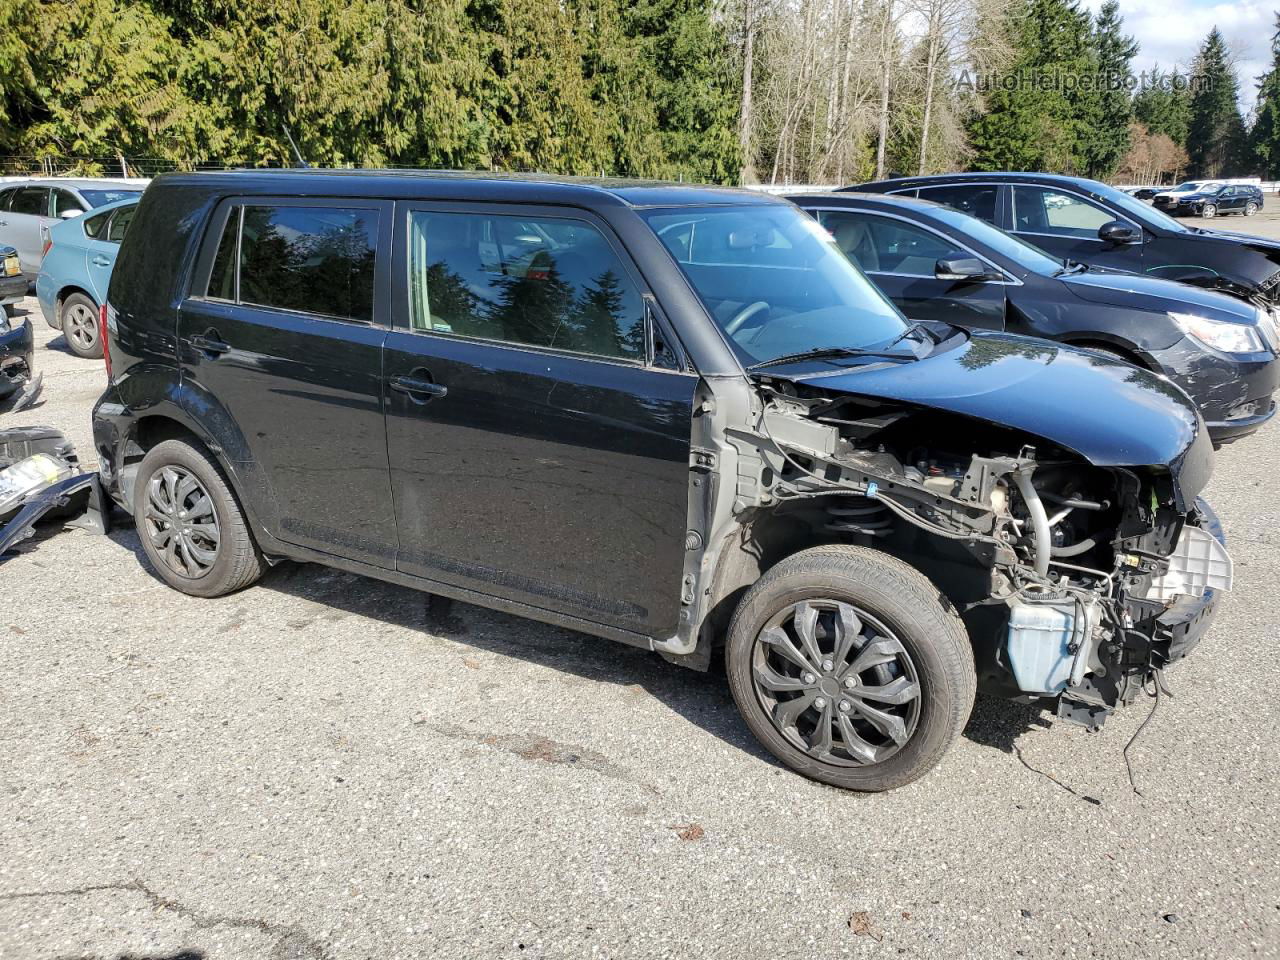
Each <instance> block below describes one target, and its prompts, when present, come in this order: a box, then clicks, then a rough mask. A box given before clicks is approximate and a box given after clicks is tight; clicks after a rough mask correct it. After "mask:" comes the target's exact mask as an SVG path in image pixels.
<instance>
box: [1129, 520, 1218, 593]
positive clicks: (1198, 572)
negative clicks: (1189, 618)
mask: <svg viewBox="0 0 1280 960" xmlns="http://www.w3.org/2000/svg"><path fill="white" fill-rule="evenodd" d="M1168 560H1169V572H1168V573H1166V574H1164V576H1161V577H1156V578H1155V579H1154V580H1152V581H1151V587H1150V588H1149V589H1148V590H1147V599H1148V600H1159V601H1161V602H1166V601H1169V600H1173V599H1174V598H1175V597H1177V596H1179V595H1185V596H1189V597H1202V596H1204V592H1205V591H1206V590H1230V589H1231V578H1232V572H1231V556H1230V554H1228V553H1227V548H1226V547H1224V546H1223V545H1222V544H1221V543H1219V542H1218V541H1217V539H1216V538H1215V537H1214V536H1213V535H1212V534H1210V533H1208V532H1207V531H1205V530H1202V529H1201V528H1200V527H1195V526H1192V525H1191V524H1187V525H1186V526H1185V527H1183V529H1182V536H1180V537H1179V538H1178V543H1177V545H1175V546H1174V548H1173V553H1172V554H1171V555H1170V556H1169V558H1168Z"/></svg>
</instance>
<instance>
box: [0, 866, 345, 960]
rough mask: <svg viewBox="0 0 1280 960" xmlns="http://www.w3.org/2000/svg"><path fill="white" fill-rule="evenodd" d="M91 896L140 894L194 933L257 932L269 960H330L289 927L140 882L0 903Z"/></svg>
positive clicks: (5, 896)
mask: <svg viewBox="0 0 1280 960" xmlns="http://www.w3.org/2000/svg"><path fill="white" fill-rule="evenodd" d="M94 893H137V894H140V895H141V896H142V897H143V898H145V899H146V900H147V901H148V902H149V903H150V904H151V906H152V907H153V908H155V909H156V910H166V911H168V912H170V913H174V914H177V915H178V916H179V917H182V918H183V919H184V920H186V921H188V922H189V923H190V924H191V925H192V926H193V927H195V928H196V929H197V930H209V929H212V928H214V927H231V928H234V929H240V930H258V931H260V932H262V933H265V934H266V935H267V936H268V937H271V938H273V939H274V940H275V947H274V949H273V950H272V952H271V956H272V960H330V954H329V952H328V951H327V950H325V948H324V946H323V945H322V944H321V943H320V941H318V940H316V939H315V938H314V937H312V936H310V935H308V934H307V933H306V932H304V931H303V930H301V929H300V928H298V927H296V926H294V925H292V924H281V923H273V922H271V921H270V920H262V919H259V918H257V917H233V916H226V915H222V914H216V913H205V912H204V911H201V910H197V909H195V908H194V907H190V906H187V905H186V904H184V903H182V902H180V901H178V900H174V899H172V898H170V897H163V896H161V895H160V894H158V893H156V892H155V891H154V890H152V889H151V888H150V887H148V886H147V885H146V884H145V883H143V882H142V881H141V880H131V881H128V882H118V883H99V884H92V885H89V886H84V887H70V888H67V889H63V890H19V891H15V892H12V893H0V902H5V901H12V900H34V899H37V898H40V897H82V896H89V895H91V894H94Z"/></svg>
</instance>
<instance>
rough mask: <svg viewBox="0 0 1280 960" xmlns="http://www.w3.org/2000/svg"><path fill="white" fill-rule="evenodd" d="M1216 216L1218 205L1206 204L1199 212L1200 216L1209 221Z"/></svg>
mask: <svg viewBox="0 0 1280 960" xmlns="http://www.w3.org/2000/svg"><path fill="white" fill-rule="evenodd" d="M1217 215H1218V205H1217V204H1214V203H1206V204H1205V205H1204V207H1203V208H1201V210H1200V216H1202V217H1204V218H1205V219H1210V218H1212V217H1216V216H1217Z"/></svg>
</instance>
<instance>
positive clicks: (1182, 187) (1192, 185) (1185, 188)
mask: <svg viewBox="0 0 1280 960" xmlns="http://www.w3.org/2000/svg"><path fill="white" fill-rule="evenodd" d="M1202 183H1204V181H1203V180H1188V181H1187V182H1186V183H1180V184H1178V185H1177V186H1176V187H1174V188H1173V190H1174V191H1175V192H1177V191H1181V192H1182V193H1190V192H1191V191H1193V190H1198V189H1200V184H1202Z"/></svg>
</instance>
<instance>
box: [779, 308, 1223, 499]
mask: <svg viewBox="0 0 1280 960" xmlns="http://www.w3.org/2000/svg"><path fill="white" fill-rule="evenodd" d="M798 366H799V365H797V367H798ZM804 366H805V372H804V373H801V374H796V375H792V376H790V377H788V376H787V374H785V373H783V372H782V371H784V370H787V369H791V368H787V367H778V368H775V369H771V370H770V371H769V375H770V376H775V377H779V376H780V377H785V378H788V379H791V380H793V381H794V382H797V383H804V384H806V385H808V386H811V387H816V388H821V389H824V390H839V391H844V392H847V393H850V394H855V395H858V396H863V397H875V398H881V399H885V400H896V401H901V402H904V403H909V404H913V405H916V406H921V407H929V408H932V409H935V410H946V411H950V412H952V413H958V414H963V415H965V416H969V417H975V418H977V419H979V420H986V421H988V422H990V423H994V424H1000V425H1004V426H1008V427H1013V428H1016V429H1018V430H1023V431H1026V432H1027V433H1029V434H1033V435H1035V436H1039V437H1043V438H1044V439H1046V440H1049V441H1050V442H1052V443H1056V444H1058V445H1059V446H1061V447H1064V448H1066V449H1068V450H1071V451H1073V452H1075V453H1077V454H1079V455H1080V456H1081V457H1083V458H1084V459H1086V460H1088V461H1089V462H1090V463H1092V464H1094V465H1096V466H1100V467H1139V466H1161V467H1167V468H1168V469H1169V470H1171V471H1172V472H1173V474H1174V476H1175V479H1176V480H1177V481H1178V486H1179V488H1180V494H1181V495H1182V497H1183V499H1184V500H1185V499H1189V498H1191V497H1194V496H1195V494H1196V493H1198V492H1199V491H1200V490H1201V489H1203V488H1204V486H1205V484H1206V483H1207V482H1208V480H1209V475H1210V473H1211V472H1212V469H1213V449H1212V445H1211V443H1210V441H1209V438H1208V434H1207V432H1206V431H1205V428H1204V423H1203V421H1202V420H1201V419H1200V414H1199V412H1198V411H1197V409H1196V407H1195V404H1193V403H1192V402H1191V400H1190V399H1189V398H1188V397H1187V395H1186V394H1185V393H1183V392H1182V391H1181V390H1180V389H1179V388H1178V387H1176V386H1174V385H1173V384H1172V383H1170V382H1169V381H1168V380H1165V379H1164V378H1163V377H1160V376H1158V375H1156V374H1154V373H1151V372H1149V371H1147V370H1141V369H1139V368H1137V367H1134V366H1131V365H1129V364H1127V363H1125V362H1123V361H1121V360H1117V359H1114V358H1112V357H1108V356H1105V355H1103V354H1098V353H1094V352H1092V351H1089V350H1079V349H1075V348H1073V347H1067V346H1062V345H1060V344H1056V343H1051V342H1049V341H1047V340H1037V339H1034V338H1031V337H1020V336H1014V335H1011V334H997V333H980V332H973V333H970V334H968V335H967V336H956V337H952V338H951V339H949V340H948V341H947V342H945V343H944V344H942V345H941V346H939V347H938V348H937V349H936V350H935V351H934V352H933V353H932V354H930V355H929V356H928V357H925V358H924V359H922V360H917V361H913V362H909V363H897V364H883V365H872V366H868V367H862V368H857V367H852V368H846V369H843V370H840V371H839V372H837V373H830V372H829V371H830V370H831V367H830V366H829V365H825V364H805V365H804ZM818 367H820V368H821V369H815V368H818Z"/></svg>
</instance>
